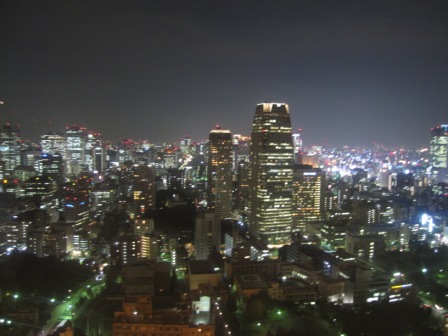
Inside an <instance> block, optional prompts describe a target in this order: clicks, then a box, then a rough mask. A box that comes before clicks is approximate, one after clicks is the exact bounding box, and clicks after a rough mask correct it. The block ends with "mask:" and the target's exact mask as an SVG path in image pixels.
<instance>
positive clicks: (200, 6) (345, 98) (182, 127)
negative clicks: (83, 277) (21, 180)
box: [0, 0, 448, 147]
mask: <svg viewBox="0 0 448 336" xmlns="http://www.w3.org/2000/svg"><path fill="white" fill-rule="evenodd" d="M0 100H2V101H4V104H3V105H0V122H2V123H3V122H11V123H18V124H20V125H21V127H22V134H23V137H24V138H28V139H33V140H36V139H38V136H39V135H40V134H42V133H44V132H46V131H48V130H62V129H63V128H64V127H65V126H66V125H69V124H82V125H85V126H86V127H87V128H88V129H91V130H94V131H98V132H101V133H102V134H103V135H104V137H105V138H107V139H110V140H118V139H120V138H123V137H131V138H135V139H143V138H144V139H149V140H150V141H153V142H158V141H163V140H167V141H176V140H177V139H178V138H180V137H182V136H184V135H187V134H188V135H190V136H191V137H192V138H193V140H201V139H206V138H207V137H208V133H209V131H210V130H211V129H212V128H213V127H214V125H215V124H217V123H219V124H221V125H222V127H223V128H228V129H230V130H231V131H232V133H242V134H249V133H250V127H251V123H252V118H253V115H254V112H255V106H256V104H257V103H260V102H263V101H274V102H286V103H288V104H289V106H290V111H291V118H292V122H293V127H294V128H295V129H297V128H299V127H301V128H303V139H304V142H305V144H306V145H309V144H322V143H329V144H335V145H345V144H348V145H357V144H360V145H368V146H369V145H372V143H373V142H379V143H382V144H385V145H388V146H401V145H405V146H411V147H415V146H427V145H428V142H429V128H431V127H432V126H435V125H437V124H441V123H448V2H447V1H437V0H431V1H414V0H403V1H395V0H386V1H380V0H376V1H369V0H362V1H361V0H356V1H348V0H344V1H336V0H334V1H330V0H328V1H323V0H309V1H308V0H300V1H299V0H291V1H282V0H275V1H274V0H273V1H265V0H256V1H243V0H239V1H230V0H228V1H223V0H221V1H212V0H207V1H199V0H194V1H193V0H191V1H186V0H184V1H174V0H160V1H149V0H121V1H118V0H107V1H99V0H86V1H71V0H53V1H45V0H32V1H21V0H0Z"/></svg>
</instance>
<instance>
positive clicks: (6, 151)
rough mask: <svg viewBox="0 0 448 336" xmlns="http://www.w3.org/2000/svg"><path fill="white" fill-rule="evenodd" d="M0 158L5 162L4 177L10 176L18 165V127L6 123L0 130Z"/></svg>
mask: <svg viewBox="0 0 448 336" xmlns="http://www.w3.org/2000/svg"><path fill="white" fill-rule="evenodd" d="M0 158H1V160H2V161H4V162H5V175H9V176H12V175H13V171H14V168H15V167H16V166H18V165H20V129H19V126H16V125H11V124H9V123H8V124H4V125H2V127H1V128H0Z"/></svg>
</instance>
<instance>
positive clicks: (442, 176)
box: [430, 124, 448, 183]
mask: <svg viewBox="0 0 448 336" xmlns="http://www.w3.org/2000/svg"><path fill="white" fill-rule="evenodd" d="M430 153H431V166H432V171H431V175H432V181H433V182H434V183H438V182H447V180H448V124H447V125H439V126H436V127H434V128H432V129H431V143H430Z"/></svg>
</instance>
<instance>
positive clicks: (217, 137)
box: [207, 126, 233, 221]
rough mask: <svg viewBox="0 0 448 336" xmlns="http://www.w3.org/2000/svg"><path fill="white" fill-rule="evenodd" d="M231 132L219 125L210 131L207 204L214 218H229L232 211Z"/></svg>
mask: <svg viewBox="0 0 448 336" xmlns="http://www.w3.org/2000/svg"><path fill="white" fill-rule="evenodd" d="M232 168H233V145H232V134H231V133H230V131H229V130H223V129H221V127H220V126H216V129H214V130H212V131H211V132H210V136H209V155H208V172H207V173H208V179H207V180H208V188H207V191H208V202H207V203H208V206H209V207H210V208H212V209H214V210H215V216H216V219H217V220H218V221H219V220H221V219H223V218H230V217H231V213H232Z"/></svg>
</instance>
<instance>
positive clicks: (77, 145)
mask: <svg viewBox="0 0 448 336" xmlns="http://www.w3.org/2000/svg"><path fill="white" fill-rule="evenodd" d="M65 134H66V141H67V158H66V160H67V174H68V175H70V176H77V175H78V174H79V173H80V172H81V171H82V170H83V168H84V165H85V162H86V128H85V127H81V126H76V125H75V126H68V127H66V130H65Z"/></svg>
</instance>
